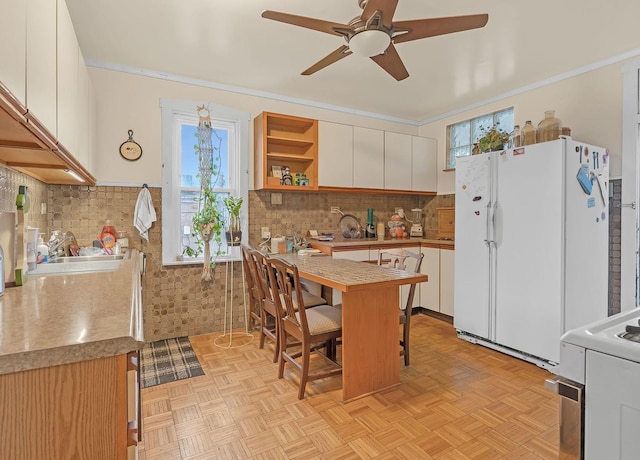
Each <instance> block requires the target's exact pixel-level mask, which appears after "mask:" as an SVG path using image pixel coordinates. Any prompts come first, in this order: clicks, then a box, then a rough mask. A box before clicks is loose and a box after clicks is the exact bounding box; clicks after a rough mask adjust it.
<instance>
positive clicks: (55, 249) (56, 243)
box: [47, 232, 74, 259]
mask: <svg viewBox="0 0 640 460" xmlns="http://www.w3.org/2000/svg"><path fill="white" fill-rule="evenodd" d="M73 240H74V238H73V236H70V235H67V234H66V232H65V233H63V234H62V237H58V238H55V239H53V240H51V241H49V243H48V244H47V246H49V259H53V258H55V257H59V256H64V249H63V248H61V246H62V245H63V244H64V243H66V242H67V241H73ZM61 251H62V254H61V253H60V252H61Z"/></svg>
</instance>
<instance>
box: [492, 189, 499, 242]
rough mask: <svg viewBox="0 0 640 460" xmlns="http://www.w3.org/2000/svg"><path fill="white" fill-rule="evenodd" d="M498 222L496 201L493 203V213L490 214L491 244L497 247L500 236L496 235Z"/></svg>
mask: <svg viewBox="0 0 640 460" xmlns="http://www.w3.org/2000/svg"><path fill="white" fill-rule="evenodd" d="M499 220H500V209H498V201H497V200H496V201H495V202H494V203H493V212H492V213H491V242H492V243H493V245H494V246H495V247H498V241H499V240H500V235H499V234H498V226H499V223H498V221H499Z"/></svg>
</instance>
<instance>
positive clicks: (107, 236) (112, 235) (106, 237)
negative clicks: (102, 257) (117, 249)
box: [100, 220, 118, 253]
mask: <svg viewBox="0 0 640 460" xmlns="http://www.w3.org/2000/svg"><path fill="white" fill-rule="evenodd" d="M100 241H102V246H103V247H104V248H105V249H106V250H107V252H109V253H111V251H112V249H113V247H114V246H115V244H116V241H118V237H117V236H116V229H115V228H113V225H111V221H110V220H107V221H105V223H104V227H102V233H101V234H100Z"/></svg>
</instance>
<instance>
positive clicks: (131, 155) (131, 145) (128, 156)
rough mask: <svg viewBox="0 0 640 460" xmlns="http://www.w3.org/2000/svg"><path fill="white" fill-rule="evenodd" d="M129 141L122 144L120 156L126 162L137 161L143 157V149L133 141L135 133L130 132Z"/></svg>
mask: <svg viewBox="0 0 640 460" xmlns="http://www.w3.org/2000/svg"><path fill="white" fill-rule="evenodd" d="M127 134H129V139H127V140H126V141H124V142H123V143H122V144H120V155H121V156H122V158H124V159H125V160H129V161H136V160H137V159H138V158H140V157H141V156H142V147H140V144H138V143H137V142H136V141H134V140H133V131H132V130H129V131H128V132H127Z"/></svg>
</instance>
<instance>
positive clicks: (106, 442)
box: [0, 355, 128, 460]
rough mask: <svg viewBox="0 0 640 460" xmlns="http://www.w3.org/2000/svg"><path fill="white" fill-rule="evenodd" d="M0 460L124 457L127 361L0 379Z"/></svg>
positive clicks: (103, 361)
mask: <svg viewBox="0 0 640 460" xmlns="http://www.w3.org/2000/svg"><path fill="white" fill-rule="evenodd" d="M0 401H1V403H0V432H1V433H2V443H0V458H11V459H16V460H17V459H45V458H61V459H62V458H87V459H89V458H90V459H92V460H100V459H105V460H113V459H126V458H127V418H128V417H127V356H126V355H120V356H112V357H107V358H101V359H95V360H90V361H81V362H77V363H71V364H64V365H61V366H54V367H46V368H41V369H34V370H29V371H24V372H16V373H12V374H4V375H0Z"/></svg>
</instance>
